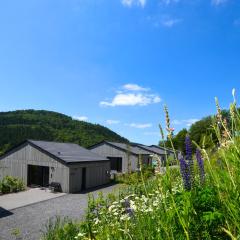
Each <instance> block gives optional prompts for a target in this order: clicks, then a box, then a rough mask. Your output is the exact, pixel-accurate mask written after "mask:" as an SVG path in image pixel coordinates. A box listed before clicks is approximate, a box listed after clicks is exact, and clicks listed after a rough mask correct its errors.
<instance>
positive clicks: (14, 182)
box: [0, 176, 26, 194]
mask: <svg viewBox="0 0 240 240" xmlns="http://www.w3.org/2000/svg"><path fill="white" fill-rule="evenodd" d="M25 188H26V187H25V184H24V183H23V181H22V180H21V179H18V178H15V177H11V176H6V177H4V178H3V179H2V181H0V193H2V194H6V193H13V192H20V191H24V190H25Z"/></svg>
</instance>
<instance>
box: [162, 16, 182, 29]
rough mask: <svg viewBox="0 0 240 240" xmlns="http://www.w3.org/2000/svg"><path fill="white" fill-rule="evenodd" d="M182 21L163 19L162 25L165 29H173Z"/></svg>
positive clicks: (178, 19)
mask: <svg viewBox="0 0 240 240" xmlns="http://www.w3.org/2000/svg"><path fill="white" fill-rule="evenodd" d="M181 21H182V19H180V18H167V19H163V20H162V21H161V24H162V26H164V27H168V28H171V27H173V26H175V25H176V24H178V23H180V22H181Z"/></svg>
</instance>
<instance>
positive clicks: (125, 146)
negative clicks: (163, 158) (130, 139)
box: [106, 141, 151, 155]
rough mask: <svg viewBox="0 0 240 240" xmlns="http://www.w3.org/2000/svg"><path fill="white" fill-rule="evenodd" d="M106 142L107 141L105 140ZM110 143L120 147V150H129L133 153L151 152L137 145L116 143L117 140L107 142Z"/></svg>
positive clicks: (143, 153)
mask: <svg viewBox="0 0 240 240" xmlns="http://www.w3.org/2000/svg"><path fill="white" fill-rule="evenodd" d="M106 142H107V141H106ZM107 143H109V144H111V145H114V146H116V147H118V148H121V149H122V150H124V151H129V152H131V153H133V154H137V155H139V154H142V155H145V154H146V155H148V154H151V152H149V151H147V150H144V149H141V148H139V147H137V146H131V145H130V144H126V143H117V142H107Z"/></svg>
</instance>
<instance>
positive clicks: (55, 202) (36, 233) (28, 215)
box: [0, 185, 119, 240]
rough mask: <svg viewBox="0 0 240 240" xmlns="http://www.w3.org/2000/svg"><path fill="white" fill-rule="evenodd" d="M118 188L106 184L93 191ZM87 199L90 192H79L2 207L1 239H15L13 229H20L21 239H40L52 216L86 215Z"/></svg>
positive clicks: (76, 217) (107, 190) (0, 219)
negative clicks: (16, 206)
mask: <svg viewBox="0 0 240 240" xmlns="http://www.w3.org/2000/svg"><path fill="white" fill-rule="evenodd" d="M118 188H119V186H118V185H113V186H106V187H105V188H102V189H100V190H95V191H93V192H91V193H92V194H94V195H95V196H97V193H98V192H100V191H102V192H103V193H104V194H107V193H110V192H113V191H115V190H117V189H118ZM87 201H88V193H85V194H84V193H79V194H67V195H64V196H62V197H58V198H54V199H50V200H47V201H44V202H39V203H35V204H32V205H29V206H26V207H21V208H17V209H14V210H12V211H7V210H5V209H3V208H1V207H0V240H10V239H15V238H14V237H13V236H12V234H11V232H12V230H13V229H19V230H20V232H21V236H22V238H21V239H24V240H39V238H40V236H41V232H42V231H43V230H44V229H45V225H46V223H47V221H48V220H49V219H50V218H54V217H55V216H61V217H64V216H66V217H69V218H72V219H81V218H82V217H83V216H84V213H85V210H86V207H87Z"/></svg>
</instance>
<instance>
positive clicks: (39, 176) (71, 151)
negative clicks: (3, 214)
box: [0, 140, 110, 193]
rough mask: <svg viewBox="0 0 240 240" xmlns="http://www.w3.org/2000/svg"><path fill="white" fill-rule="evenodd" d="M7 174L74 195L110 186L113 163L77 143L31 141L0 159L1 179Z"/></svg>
mask: <svg viewBox="0 0 240 240" xmlns="http://www.w3.org/2000/svg"><path fill="white" fill-rule="evenodd" d="M6 175H11V176H14V177H19V178H21V179H23V181H24V182H25V183H26V184H27V185H28V186H32V185H37V186H44V187H45V186H48V185H49V184H50V183H52V182H57V183H59V184H60V185H61V188H62V191H63V192H66V193H74V192H79V191H82V190H85V189H88V188H92V187H96V186H99V185H103V184H106V183H108V182H109V181H110V161H109V159H107V158H105V157H102V156H100V155H97V154H96V153H94V152H92V151H89V150H87V149H85V148H83V147H80V146H79V145H77V144H73V143H58V142H46V141H33V140H27V141H25V142H24V143H22V144H20V145H19V146H17V147H15V148H13V149H12V150H10V151H8V152H7V153H6V154H4V155H3V156H1V157H0V179H1V178H2V177H4V176H6Z"/></svg>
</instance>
